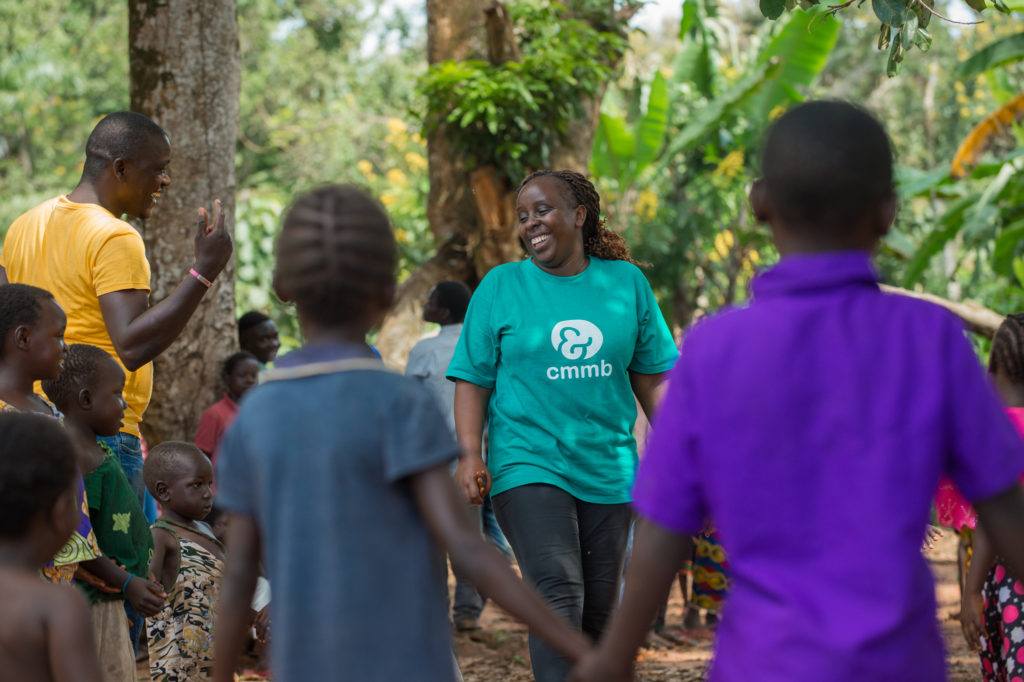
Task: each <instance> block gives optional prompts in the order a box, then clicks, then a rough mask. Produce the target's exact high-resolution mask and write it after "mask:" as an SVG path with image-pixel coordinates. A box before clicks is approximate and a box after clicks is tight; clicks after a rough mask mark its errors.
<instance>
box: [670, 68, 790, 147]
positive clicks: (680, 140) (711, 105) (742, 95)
mask: <svg viewBox="0 0 1024 682" xmlns="http://www.w3.org/2000/svg"><path fill="white" fill-rule="evenodd" d="M779 69H780V64H779V63H778V61H771V62H768V63H762V64H757V65H756V66H754V67H752V68H751V70H750V72H749V73H747V74H746V75H745V76H743V77H742V78H740V80H738V81H736V83H734V84H733V85H732V87H730V88H729V89H728V90H726V91H725V92H723V93H722V94H721V95H719V96H718V97H716V98H715V99H713V100H711V101H710V102H708V104H707V106H705V107H704V108H703V109H700V110H699V111H698V113H697V114H696V115H695V116H694V117H693V118H691V119H690V122H689V123H687V125H686V127H685V128H683V129H682V130H681V131H680V132H679V134H678V135H677V136H676V137H675V138H673V139H672V140H670V141H669V146H668V151H667V152H666V153H665V155H664V156H663V157H662V160H663V164H667V163H668V162H669V160H670V159H671V158H672V157H673V156H675V155H676V154H679V153H682V152H686V151H689V150H690V149H691V148H692V147H693V146H694V145H695V144H697V143H700V142H703V141H704V138H706V137H707V136H708V134H709V133H711V131H713V130H716V129H718V128H719V127H721V125H722V120H723V119H724V118H725V117H726V116H727V115H728V114H729V113H730V112H731V111H732V110H733V109H734V108H735V107H737V106H739V105H740V104H742V103H743V102H745V101H746V100H747V99H748V98H749V97H750V96H751V94H753V93H754V92H756V91H757V90H758V88H760V87H761V86H762V85H763V84H764V83H765V82H766V81H768V80H769V79H770V78H771V77H772V76H774V75H775V74H776V73H778V71H779Z"/></svg>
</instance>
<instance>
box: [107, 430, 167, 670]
mask: <svg viewBox="0 0 1024 682" xmlns="http://www.w3.org/2000/svg"><path fill="white" fill-rule="evenodd" d="M97 440H99V441H100V442H102V443H103V444H104V445H106V446H107V447H109V448H110V449H111V450H112V451H113V453H114V454H115V455H117V459H118V461H119V462H120V463H121V469H122V470H123V471H124V474H125V476H126V477H127V478H128V482H129V483H131V485H132V489H133V490H134V491H135V494H136V495H138V497H139V505H141V507H142V509H143V512H144V513H145V515H146V519H147V520H148V521H149V522H150V523H152V522H153V521H155V520H156V502H155V501H154V500H153V497H152V496H151V495H150V494H149V491H147V490H146V484H145V483H144V482H143V480H142V442H141V441H140V440H139V439H138V438H137V437H136V436H133V435H131V434H129V433H119V434H117V435H116V436H105V437H102V438H98V439H97ZM100 549H101V550H102V549H103V548H102V547H101V548H100ZM124 612H125V615H126V616H128V621H129V622H130V623H131V627H130V629H129V634H130V636H131V640H132V648H133V649H134V651H135V653H136V654H138V653H139V640H140V638H141V637H142V629H143V628H144V627H145V626H146V618H145V616H143V615H142V614H141V613H139V612H138V611H136V610H135V609H134V608H133V607H132V605H131V604H129V603H128V600H125V602H124Z"/></svg>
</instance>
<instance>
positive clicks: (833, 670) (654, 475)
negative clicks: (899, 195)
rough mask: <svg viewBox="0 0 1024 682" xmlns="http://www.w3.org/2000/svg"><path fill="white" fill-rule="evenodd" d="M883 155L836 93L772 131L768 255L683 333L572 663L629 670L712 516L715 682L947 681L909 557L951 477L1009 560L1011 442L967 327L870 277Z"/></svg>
mask: <svg viewBox="0 0 1024 682" xmlns="http://www.w3.org/2000/svg"><path fill="white" fill-rule="evenodd" d="M892 165H893V164H892V152H891V148H890V143H889V139H888V137H887V135H886V133H885V131H884V130H883V128H882V126H881V124H879V123H878V122H877V121H876V120H875V119H874V118H873V117H871V115H870V114H868V113H866V112H865V111H863V110H862V109H860V108H858V107H856V106H854V105H851V104H846V103H842V102H811V103H806V104H803V105H800V106H797V107H795V108H793V109H791V110H790V111H789V112H788V113H786V114H784V115H783V116H782V117H781V118H779V119H778V120H777V121H776V122H775V123H774V124H773V125H772V127H771V129H770V130H769V131H768V133H767V136H766V138H765V142H764V147H763V151H762V172H763V178H762V179H760V180H758V181H757V182H756V183H755V184H754V186H753V188H752V190H751V203H752V205H753V210H754V214H755V216H756V217H757V218H758V219H759V220H760V221H762V222H765V223H768V224H769V225H770V227H771V231H772V236H773V239H774V241H775V244H776V246H777V247H778V249H779V252H780V254H781V255H782V260H781V262H780V263H779V264H778V265H776V266H775V267H774V268H772V269H770V270H768V271H767V272H764V273H762V274H760V275H759V276H758V277H757V278H756V279H755V281H754V282H753V285H752V288H753V299H752V301H751V303H750V304H749V305H747V306H746V307H744V308H741V309H735V310H730V311H727V312H723V313H721V314H719V315H717V316H714V317H712V318H710V319H708V320H705V321H703V322H701V323H699V324H698V325H697V326H695V327H694V328H693V329H692V330H690V332H689V334H688V335H687V337H686V339H685V341H684V343H683V349H682V354H681V360H680V362H679V364H678V365H677V366H676V368H675V369H674V370H673V373H672V376H671V378H670V382H669V388H668V391H667V394H666V396H665V399H664V402H663V403H662V405H661V409H660V411H659V414H658V417H657V419H656V420H655V426H654V432H653V434H652V437H651V441H650V443H649V445H648V449H647V455H646V457H645V458H644V460H643V461H642V462H641V464H640V470H639V473H638V476H637V481H636V485H635V488H634V505H635V508H636V510H637V512H638V513H639V515H640V516H641V517H642V519H643V521H641V523H640V525H639V529H638V533H637V541H636V545H635V548H634V555H633V557H632V560H631V561H630V565H629V572H628V574H627V576H626V590H625V595H624V597H623V601H622V604H621V605H620V607H619V610H618V612H617V613H616V615H615V616H613V619H612V624H611V626H610V628H609V630H608V631H607V633H606V635H605V638H604V639H603V640H602V642H601V646H600V650H599V652H598V653H595V654H594V655H593V656H590V657H588V658H587V659H586V660H585V661H584V662H583V663H581V664H580V665H579V667H578V668H577V670H576V671H575V672H574V674H573V677H572V678H571V679H573V680H586V681H591V680H624V679H632V677H631V675H632V665H633V658H634V654H635V652H636V649H637V646H638V645H639V644H640V643H641V642H642V641H643V637H644V634H645V632H646V630H647V627H648V625H649V624H650V622H651V618H652V616H653V615H654V611H655V609H656V608H657V607H658V603H659V602H660V600H661V599H662V597H663V595H664V590H665V588H666V586H667V585H668V583H669V581H670V580H671V579H672V576H673V575H674V574H675V571H676V569H677V567H678V566H679V562H680V559H681V555H682V550H683V549H684V548H685V544H686V543H685V536H687V535H691V534H694V533H696V532H698V531H700V529H701V527H702V526H703V524H704V523H705V521H706V520H707V519H713V520H714V522H715V527H716V529H717V530H718V532H719V533H720V537H721V539H722V542H723V544H724V547H725V550H726V552H727V553H728V555H729V563H730V569H731V582H730V591H729V598H728V599H727V600H726V603H725V607H724V610H723V613H722V618H721V622H720V623H719V626H718V641H717V644H716V653H715V658H714V661H713V662H712V666H711V671H710V679H711V680H712V681H713V682H714V681H719V680H758V681H759V682H773V681H782V680H785V681H786V682H802V681H808V682H810V681H812V680H813V681H815V682H816V681H819V680H829V681H830V682H853V681H855V680H856V681H863V680H900V681H901V682H912V681H917V680H920V681H921V682H924V681H934V680H942V679H944V678H945V661H944V660H943V646H942V638H941V636H940V633H939V628H938V624H937V622H936V619H935V590H934V585H933V582H932V577H931V573H930V571H929V570H928V566H927V562H926V560H925V559H924V557H923V556H922V553H921V544H922V540H923V539H924V535H925V528H926V526H927V524H928V520H929V511H930V508H931V499H932V496H933V494H934V493H935V490H936V486H937V485H938V481H939V477H940V476H941V475H942V474H944V473H945V474H948V475H949V476H950V477H951V478H952V479H953V481H954V482H955V483H956V484H957V486H958V487H959V489H960V490H962V491H964V492H965V493H966V495H967V497H968V498H969V499H971V500H974V501H975V502H976V504H975V506H976V508H977V509H978V514H979V517H980V519H981V522H982V524H983V525H984V526H985V529H986V531H987V532H989V534H990V535H991V537H992V540H993V543H994V544H995V545H996V547H997V548H998V549H999V552H1000V554H1002V555H1003V556H1004V557H1005V558H1006V560H1007V563H1008V564H1009V565H1010V567H1011V569H1013V570H1015V571H1016V570H1019V569H1024V543H1022V542H1020V538H1021V537H1022V535H1024V491H1022V489H1021V487H1020V486H1019V485H1018V483H1017V477H1018V476H1019V475H1020V474H1021V472H1022V471H1024V445H1022V443H1021V441H1020V438H1019V437H1018V436H1017V434H1016V432H1015V431H1014V429H1013V427H1012V426H1011V425H1010V423H1009V421H1008V420H1007V419H1006V417H1005V416H1004V415H1003V414H1002V410H1001V409H1000V405H999V402H998V399H997V397H996V395H995V392H994V391H993V390H992V387H991V386H990V385H989V383H988V381H987V380H986V378H985V375H984V373H983V372H982V371H981V368H980V367H979V366H978V360H977V357H976V356H975V355H974V352H973V350H972V349H971V346H970V344H969V343H968V341H967V339H965V338H964V332H963V325H962V324H961V323H960V322H959V321H958V320H956V319H955V318H953V317H952V316H951V315H950V314H949V313H947V312H946V311H944V310H942V309H940V308H939V307H937V306H934V305H931V304H928V303H925V302H922V301H918V300H916V299H913V298H909V297H903V296H896V295H886V294H883V293H882V292H881V291H880V290H879V287H878V276H877V274H876V272H875V270H874V268H873V267H872V265H871V261H870V254H871V252H872V250H873V249H874V248H875V246H876V245H877V243H878V241H879V239H881V237H882V236H884V235H885V233H886V232H887V230H888V229H889V226H890V224H891V223H892V220H893V216H894V215H895V210H896V198H895V193H894V190H893V168H892Z"/></svg>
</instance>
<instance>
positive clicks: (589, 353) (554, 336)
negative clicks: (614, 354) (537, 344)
mask: <svg viewBox="0 0 1024 682" xmlns="http://www.w3.org/2000/svg"><path fill="white" fill-rule="evenodd" d="M603 345H604V334H602V333H601V330H600V329H599V328H598V326H597V325H596V324H594V323H593V322H588V321H587V320H563V321H562V322H559V323H557V324H556V325H555V326H554V327H552V329H551V346H552V347H553V348H554V349H555V350H556V351H558V352H559V353H561V354H562V357H563V358H565V359H566V360H589V359H590V358H592V357H594V356H595V355H597V353H598V351H600V350H601V346H603ZM611 375H612V364H611V363H610V362H608V361H607V360H601V362H600V363H596V362H595V363H592V364H575V365H565V366H563V367H548V369H547V378H548V379H550V380H552V381H555V380H560V379H592V378H597V377H610V376H611Z"/></svg>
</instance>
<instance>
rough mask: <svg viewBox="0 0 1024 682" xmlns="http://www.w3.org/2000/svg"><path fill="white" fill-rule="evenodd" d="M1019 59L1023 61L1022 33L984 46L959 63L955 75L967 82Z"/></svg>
mask: <svg viewBox="0 0 1024 682" xmlns="http://www.w3.org/2000/svg"><path fill="white" fill-rule="evenodd" d="M1021 59H1024V33H1017V34H1015V35H1012V36H1008V37H1006V38H1003V39H1002V40H997V41H995V42H994V43H991V44H989V45H986V46H985V47H983V48H982V49H980V50H978V51H977V52H975V53H974V54H972V55H971V56H970V57H968V58H967V59H965V60H964V61H962V62H960V66H958V67H957V70H956V75H957V77H958V78H961V79H963V80H967V79H968V78H973V77H974V76H977V75H978V74H979V73H983V72H985V71H988V70H989V69H994V68H995V67H997V66H1002V65H1003V64H1009V63H1011V62H1017V61H1020V60H1021Z"/></svg>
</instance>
